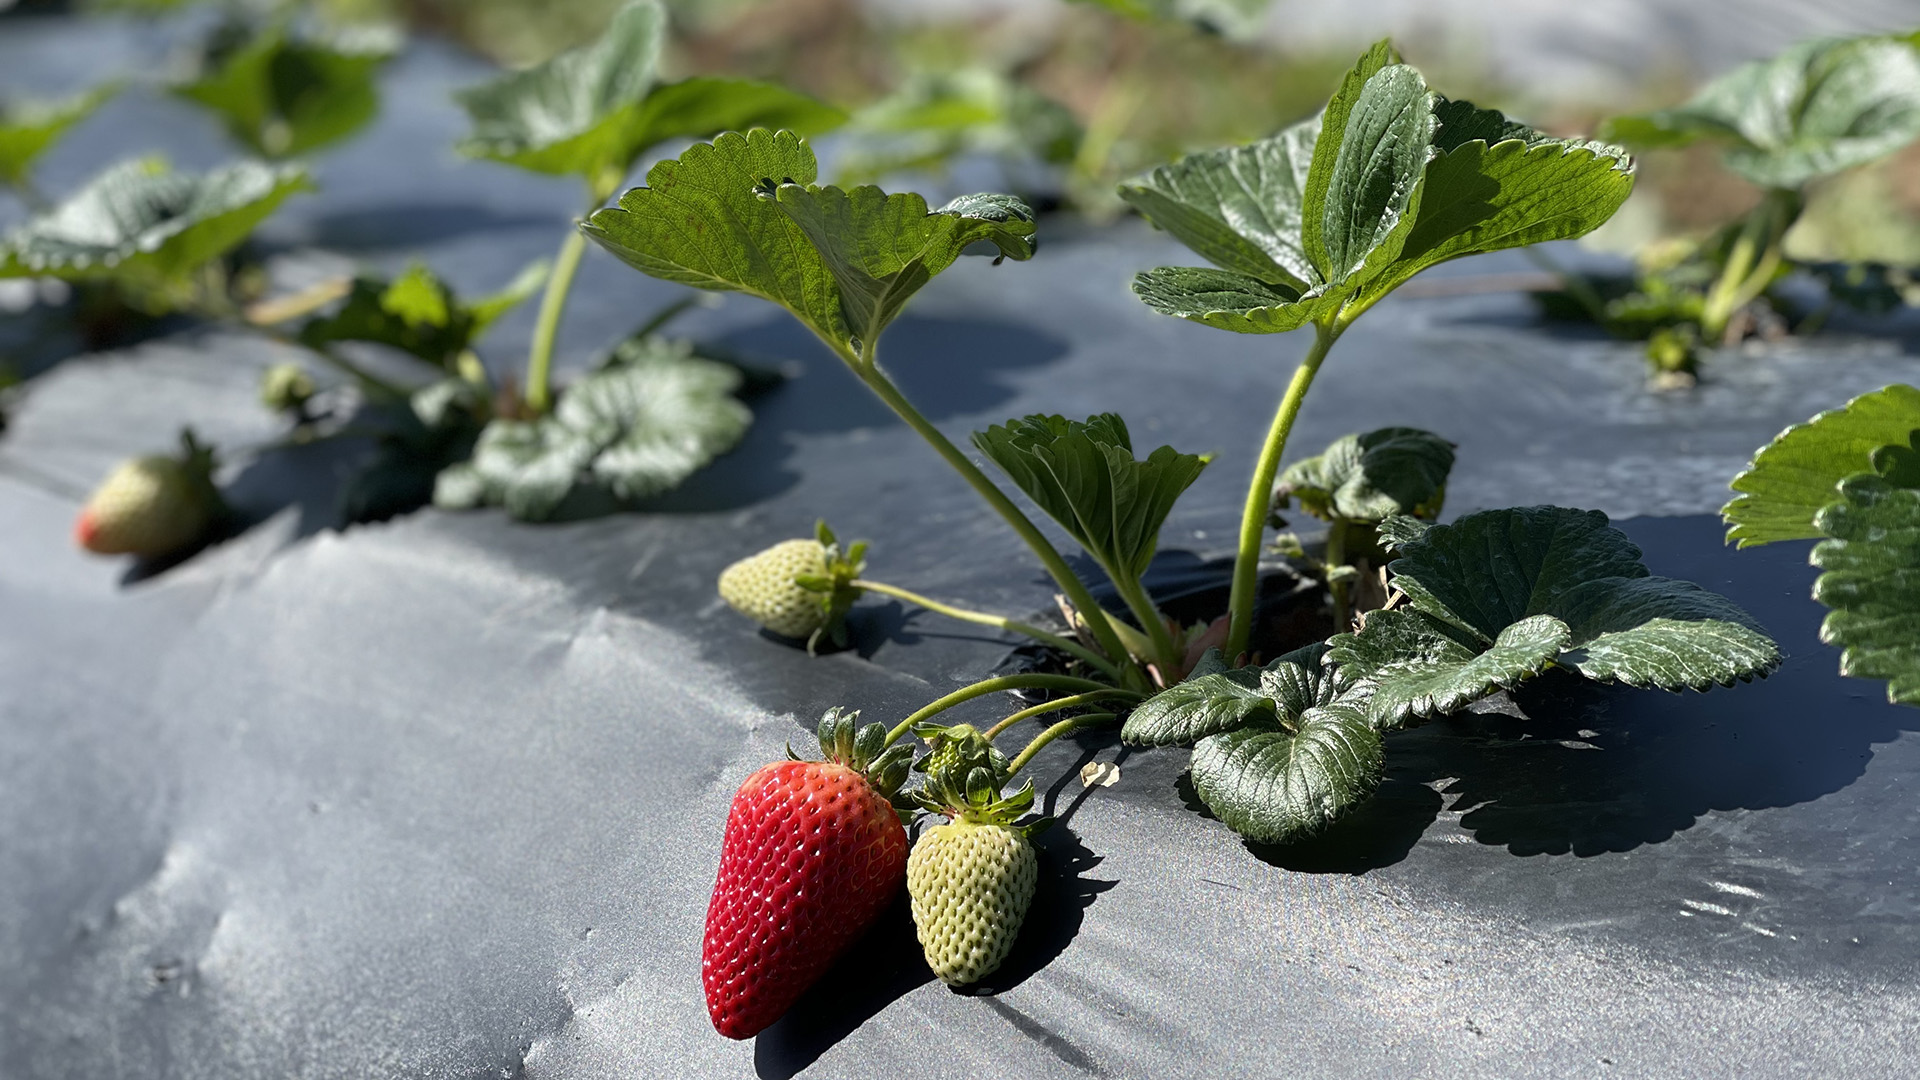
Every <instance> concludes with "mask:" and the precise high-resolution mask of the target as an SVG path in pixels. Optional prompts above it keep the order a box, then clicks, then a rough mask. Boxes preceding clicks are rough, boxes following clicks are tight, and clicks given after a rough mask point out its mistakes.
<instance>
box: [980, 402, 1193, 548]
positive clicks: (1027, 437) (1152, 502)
mask: <svg viewBox="0 0 1920 1080" xmlns="http://www.w3.org/2000/svg"><path fill="white" fill-rule="evenodd" d="M973 444H974V445H975V446H976V447H978V448H979V449H980V452H981V453H983V454H985V455H986V456H987V457H988V458H990V459H992V461H993V463H994V464H996V465H998V466H1000V468H1001V469H1003V470H1004V471H1005V472H1006V474H1007V475H1008V476H1009V477H1011V478H1012V480H1013V482H1014V483H1015V484H1016V485H1018V486H1019V488H1020V490H1022V491H1024V492H1026V493H1027V496H1028V497H1029V498H1031V499H1033V501H1034V502H1035V503H1037V504H1039V506H1040V508H1041V509H1042V510H1044V511H1046V512H1047V516H1049V517H1051V518H1053V519H1054V520H1055V521H1057V522H1059V523H1060V525H1061V526H1062V527H1063V528H1065V529H1066V530H1067V532H1068V533H1069V534H1070V535H1072V537H1073V538H1074V539H1075V540H1077V541H1079V543H1080V545H1081V546H1082V547H1084V548H1086V549H1087V552H1088V554H1090V555H1092V556H1093V557H1094V559H1095V560H1096V561H1098V562H1099V563H1100V565H1101V567H1102V568H1104V569H1105V570H1106V571H1107V573H1108V575H1110V576H1111V577H1112V578H1113V579H1114V580H1115V581H1127V582H1132V581H1138V580H1139V579H1140V576H1141V575H1142V574H1144V573H1146V569H1147V564H1148V563H1149V562H1151V561H1152V560H1153V553H1154V551H1155V550H1156V549H1157V548H1158V546H1159V543H1160V526H1161V525H1162V524H1164V523H1165V522H1166V519H1167V515H1168V514H1169V513H1170V512H1172V510H1173V504H1174V502H1175V501H1176V500H1178V499H1179V498H1180V495H1181V493H1182V492H1184V491H1186V490H1187V488H1188V486H1189V485H1191V484H1192V483H1193V482H1194V481H1195V480H1196V479H1198V478H1199V476H1200V470H1202V469H1204V468H1205V467H1206V464H1207V459H1206V458H1203V457H1200V456H1198V455H1195V454H1182V453H1179V452H1178V451H1176V450H1174V449H1173V448H1172V447H1171V446H1162V447H1160V448H1159V449H1157V450H1155V451H1154V452H1153V453H1151V454H1149V455H1147V458H1146V460H1144V461H1140V460H1136V459H1135V458H1134V456H1133V443H1132V441H1131V440H1130V439H1129V438H1128V436H1127V424H1126V421H1124V420H1122V419H1121V418H1120V417H1118V416H1116V415H1114V414H1112V413H1102V414H1100V415H1098V416H1090V417H1088V418H1087V419H1086V421H1085V422H1081V421H1077V420H1068V419H1067V418H1065V417H1063V416H1044V415H1036V416H1029V417H1026V418H1025V419H1021V420H1011V421H1008V422H1007V424H1006V426H1004V427H1002V426H999V425H995V426H993V427H990V428H988V429H987V430H985V431H980V432H975V433H974V436H973Z"/></svg>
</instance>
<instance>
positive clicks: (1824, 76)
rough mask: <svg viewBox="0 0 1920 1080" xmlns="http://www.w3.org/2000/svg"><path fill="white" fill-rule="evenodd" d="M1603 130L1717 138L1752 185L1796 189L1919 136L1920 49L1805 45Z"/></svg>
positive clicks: (1894, 44) (1892, 42)
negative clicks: (1682, 101) (1684, 100)
mask: <svg viewBox="0 0 1920 1080" xmlns="http://www.w3.org/2000/svg"><path fill="white" fill-rule="evenodd" d="M1606 136H1607V138H1609V139H1616V140H1619V141H1622V142H1627V143H1632V144H1636V145H1641V146H1648V147H1665V146H1681V145H1685V144H1687V143H1690V142H1693V141H1694V140H1696V139H1701V138H1708V139H1713V140H1715V141H1718V142H1721V143H1724V144H1726V146H1727V152H1726V161H1727V164H1728V165H1729V166H1730V167H1732V168H1733V170H1734V171H1736V172H1738V173H1740V174H1741V175H1742V176H1745V177H1746V178H1747V179H1749V180H1751V181H1753V182H1754V183H1756V184H1759V185H1762V186H1764V187H1777V188H1799V187H1801V186H1802V185H1804V184H1806V183H1807V182H1808V181H1810V180H1815V179H1818V178H1819V177H1822V176H1827V175H1830V174H1832V173H1836V172H1839V171H1841V170H1842V169H1848V168H1851V167H1853V166H1855V165H1864V164H1866V163H1867V162H1869V161H1872V160H1874V159H1876V158H1880V157H1884V156H1886V155H1887V154H1890V153H1892V152H1894V151H1895V150H1898V149H1899V148H1900V147H1902V146H1905V145H1906V144H1907V143H1909V142H1912V141H1913V140H1914V138H1915V137H1917V136H1920V55H1916V52H1915V48H1914V45H1913V44H1912V42H1911V41H1910V40H1909V39H1907V38H1905V37H1900V36H1882V35H1869V36H1865V37H1854V38H1823V39H1819V40H1814V41H1806V42H1802V43H1800V44H1798V45H1795V46H1793V47H1791V48H1789V49H1787V50H1786V51H1784V52H1782V53H1780V54H1779V55H1778V56H1775V57H1773V58H1771V59H1768V60H1756V61H1754V62H1752V63H1748V64H1743V65H1741V66H1740V67H1737V68H1735V69H1733V70H1732V71H1730V72H1728V73H1727V74H1725V75H1722V76H1721V77H1719V78H1718V79H1715V80H1714V81H1713V82H1711V83H1709V84H1708V85H1707V86H1706V88H1705V89H1703V90H1701V91H1700V93H1699V94H1697V95H1696V96H1695V97H1694V99H1693V100H1692V101H1689V102H1688V103H1686V104H1685V105H1682V106H1679V107H1678V108H1673V109H1662V110H1660V111H1658V112H1652V113H1646V114H1644V115H1639V116H1623V117H1618V118H1616V119H1614V120H1612V121H1610V122H1609V124H1608V126H1607V129H1606Z"/></svg>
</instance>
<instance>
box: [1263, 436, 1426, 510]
mask: <svg viewBox="0 0 1920 1080" xmlns="http://www.w3.org/2000/svg"><path fill="white" fill-rule="evenodd" d="M1452 469H1453V444H1452V443H1450V442H1448V441H1447V440H1445V439H1443V438H1441V437H1440V436H1438V435H1435V434H1433V433H1432V432H1430V431H1421V430H1420V429H1418V428H1397V427H1396V428H1380V429H1378V430H1375V431H1369V432H1367V433H1366V434H1364V435H1345V436H1342V437H1340V438H1338V439H1336V440H1334V441H1333V443H1332V444H1331V445H1329V446H1328V447H1327V448H1326V449H1325V450H1324V451H1322V452H1321V453H1320V454H1319V455H1317V456H1315V457H1310V458H1306V459H1304V460H1301V461H1296V462H1294V463H1293V464H1292V465H1289V466H1287V468H1286V471H1284V472H1282V473H1281V474H1280V480H1279V482H1278V483H1277V484H1276V485H1275V487H1274V489H1273V496H1274V502H1275V504H1276V505H1278V506H1282V507H1284V506H1286V505H1288V501H1289V500H1290V499H1298V500H1300V508H1301V509H1303V510H1305V511H1306V512H1307V513H1309V514H1312V515H1313V516H1314V517H1317V518H1319V519H1321V520H1322V521H1331V520H1333V519H1335V518H1340V519H1343V520H1346V521H1364V522H1378V521H1381V520H1384V519H1385V518H1387V517H1388V516H1390V515H1393V514H1416V515H1419V516H1421V517H1427V518H1433V517H1437V516H1439V513H1440V506H1441V503H1442V501H1443V500H1444V499H1445V498H1446V490H1447V474H1448V473H1449V472H1451V471H1452Z"/></svg>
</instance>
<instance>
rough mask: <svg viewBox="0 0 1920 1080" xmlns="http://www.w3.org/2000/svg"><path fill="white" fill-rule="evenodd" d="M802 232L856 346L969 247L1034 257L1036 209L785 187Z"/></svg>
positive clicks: (971, 199)
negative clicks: (934, 203)
mask: <svg viewBox="0 0 1920 1080" xmlns="http://www.w3.org/2000/svg"><path fill="white" fill-rule="evenodd" d="M772 198H773V199H774V200H775V201H776V202H777V203H778V205H779V207H780V209H781V210H783V211H785V212H786V214H787V216H788V217H790V218H792V219H793V221H794V224H796V225H798V226H800V231H801V232H803V233H805V234H806V237H807V239H808V241H809V242H811V243H812V244H813V247H814V250H816V251H818V252H819V253H820V256H821V258H822V259H824V260H825V261H826V265H827V269H828V270H829V271H830V272H831V273H832V274H833V279H834V282H835V284H837V285H838V286H839V291H840V302H841V310H842V315H843V317H844V318H845V320H846V324H847V328H848V329H849V331H851V333H852V334H853V337H854V338H855V339H856V340H859V341H874V340H876V339H878V338H879V336H880V333H881V331H883V330H885V329H886V327H887V324H888V323H890V322H892V321H893V319H894V317H895V316H897V315H899V314H900V310H901V309H902V308H903V307H905V306H906V303H907V301H908V300H909V299H911V298H912V297H913V294H914V293H916V292H918V291H919V290H920V288H921V287H922V286H924V285H925V284H926V283H927V282H928V281H930V280H932V279H933V278H934V277H935V276H936V275H938V274H939V273H940V272H941V271H942V270H945V269H946V268H947V267H949V266H951V265H953V261H954V260H955V259H957V258H959V257H960V253H961V252H962V251H963V250H965V249H966V247H967V246H968V245H969V244H973V243H976V242H986V243H990V244H992V245H993V247H994V250H996V251H997V252H999V254H1000V255H1001V256H1002V257H1005V258H1011V259H1022V260H1024V259H1030V258H1032V257H1033V211H1032V210H1030V209H1028V208H1027V204H1025V203H1023V202H1021V201H1020V200H1018V199H1016V198H1014V197H1013V196H1011V195H984V194H983V195H966V196H962V197H960V198H958V199H955V200H953V201H952V202H950V203H948V204H947V205H945V206H943V207H941V208H940V209H938V210H935V211H932V212H931V213H929V212H928V210H927V201H926V200H925V199H923V198H921V197H920V196H919V195H916V194H914V193H912V192H907V193H904V194H898V195H888V194H887V193H886V192H884V191H881V190H880V189H879V188H877V187H857V188H854V189H853V190H852V191H842V190H840V189H839V188H837V187H814V186H811V185H807V186H803V185H801V184H798V183H782V184H780V185H779V187H778V188H776V189H775V191H774V192H773V194H772Z"/></svg>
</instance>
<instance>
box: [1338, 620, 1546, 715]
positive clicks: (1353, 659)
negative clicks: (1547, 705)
mask: <svg viewBox="0 0 1920 1080" xmlns="http://www.w3.org/2000/svg"><path fill="white" fill-rule="evenodd" d="M1449 629H1450V628H1449V627H1447V626H1446V625H1445V624H1444V623H1442V622H1440V620H1437V619H1434V618H1432V617H1431V616H1428V615H1427V614H1426V613H1424V612H1419V611H1404V610H1402V611H1373V612H1369V613H1367V617H1366V625H1365V626H1363V627H1362V628H1361V630H1360V631H1359V632H1358V633H1354V634H1341V635H1339V636H1337V637H1335V638H1334V639H1333V640H1332V642H1331V643H1330V644H1331V645H1332V648H1331V650H1330V652H1329V656H1330V658H1331V662H1332V663H1335V664H1338V665H1340V666H1341V667H1342V668H1343V669H1346V668H1351V669H1353V671H1354V673H1355V674H1356V675H1363V676H1365V677H1366V678H1369V679H1371V680H1373V681H1374V682H1375V684H1376V686H1375V689H1374V692H1373V696H1372V698H1371V700H1370V701H1369V702H1368V703H1367V715H1368V718H1369V721H1370V722H1371V723H1373V724H1374V726H1376V727H1379V728H1381V729H1387V728H1392V727H1398V726H1400V725H1402V724H1406V723H1409V722H1411V721H1413V720H1416V719H1428V718H1431V717H1435V716H1444V715H1446V714H1448V713H1451V712H1455V711H1457V710H1459V709H1461V708H1464V707H1465V706H1466V705H1468V704H1470V703H1472V702H1474V701H1477V700H1479V699H1480V698H1483V697H1485V696H1487V695H1488V694H1490V693H1493V692H1494V691H1495V690H1498V689H1510V688H1512V687H1514V686H1516V685H1518V684H1519V683H1520V682H1521V681H1522V680H1524V679H1528V678H1531V677H1532V676H1535V675H1538V674H1540V673H1541V672H1543V671H1545V670H1546V669H1547V668H1549V667H1551V666H1553V662H1554V658H1555V657H1557V656H1559V655H1560V652H1561V650H1562V649H1564V648H1566V646H1567V643H1568V641H1569V640H1571V637H1572V635H1571V634H1570V633H1569V632H1568V630H1567V625H1566V624H1565V623H1563V622H1561V621H1560V620H1559V619H1556V618H1554V617H1553V616H1551V615H1535V616H1532V617H1530V618H1526V619H1521V620H1520V621H1518V622H1516V623H1513V624H1512V625H1510V626H1508V627H1506V628H1504V629H1503V630H1501V631H1500V635H1499V636H1498V637H1497V638H1495V639H1494V641H1493V644H1492V645H1491V646H1482V645H1480V644H1478V643H1475V644H1473V645H1471V646H1469V645H1467V644H1464V643H1463V642H1462V641H1461V640H1460V637H1459V635H1458V634H1457V632H1453V633H1450V632H1449Z"/></svg>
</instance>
